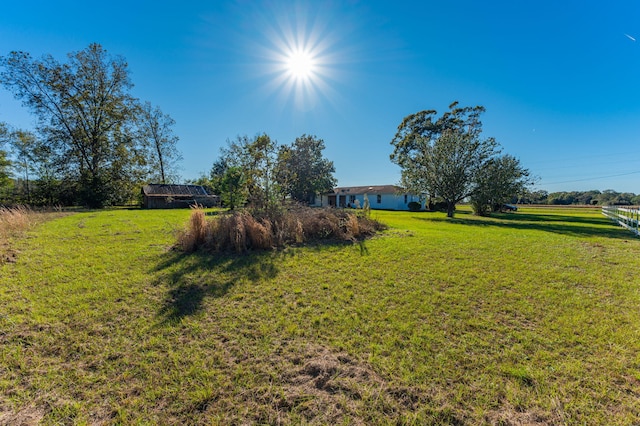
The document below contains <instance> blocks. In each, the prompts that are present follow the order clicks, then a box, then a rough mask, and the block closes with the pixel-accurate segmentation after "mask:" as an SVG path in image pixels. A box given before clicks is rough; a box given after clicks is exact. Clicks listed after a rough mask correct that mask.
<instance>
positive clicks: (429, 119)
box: [391, 102, 498, 217]
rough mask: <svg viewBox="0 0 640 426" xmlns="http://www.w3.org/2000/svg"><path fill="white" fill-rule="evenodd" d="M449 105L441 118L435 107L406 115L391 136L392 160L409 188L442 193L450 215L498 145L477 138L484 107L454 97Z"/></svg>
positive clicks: (437, 194) (468, 194) (480, 130)
mask: <svg viewBox="0 0 640 426" xmlns="http://www.w3.org/2000/svg"><path fill="white" fill-rule="evenodd" d="M449 109H450V111H448V112H445V113H444V114H443V115H442V116H440V117H436V114H437V111H435V110H426V111H421V112H418V113H416V114H412V115H409V116H407V117H405V118H404V120H403V121H402V123H401V124H400V125H399V126H398V130H397V132H396V135H395V136H394V138H393V140H392V141H391V144H392V145H393V146H394V151H393V153H392V154H391V160H392V161H393V162H394V163H396V164H398V165H399V166H400V167H401V168H402V172H401V173H402V178H401V179H402V183H403V185H404V186H405V187H406V188H407V189H408V190H409V191H412V192H416V193H418V194H423V193H427V194H429V196H432V197H441V198H442V199H444V201H445V202H446V203H447V216H448V217H453V215H454V212H455V206H456V204H457V203H459V202H460V201H462V200H463V199H465V198H466V197H469V196H470V195H471V194H473V192H474V190H475V189H476V187H477V181H476V178H477V176H478V173H479V171H480V170H481V169H482V167H483V166H484V165H485V164H486V162H487V161H488V160H489V159H490V158H492V157H493V156H494V155H496V154H497V153H498V144H497V142H496V141H495V139H493V138H488V139H481V137H480V135H481V133H482V122H481V121H480V115H481V114H482V113H483V112H484V110H485V109H484V107H481V106H476V107H462V108H460V107H458V103H457V102H454V103H452V104H451V105H450V106H449Z"/></svg>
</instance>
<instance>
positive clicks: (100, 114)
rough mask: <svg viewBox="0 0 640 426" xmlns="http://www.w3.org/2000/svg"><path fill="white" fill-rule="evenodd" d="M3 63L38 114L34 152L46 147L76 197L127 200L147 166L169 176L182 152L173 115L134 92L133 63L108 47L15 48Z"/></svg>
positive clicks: (2, 77) (1, 81)
mask: <svg viewBox="0 0 640 426" xmlns="http://www.w3.org/2000/svg"><path fill="white" fill-rule="evenodd" d="M0 67H1V68H2V71H1V72H0V85H2V86H4V87H5V88H6V89H8V90H9V91H11V92H12V93H13V95H14V96H15V97H16V98H17V99H19V100H21V101H22V102H23V105H25V106H26V107H28V108H29V109H30V110H31V112H32V113H33V114H34V116H35V117H36V119H37V123H38V125H37V133H38V136H39V137H38V140H37V141H34V143H33V144H32V145H33V146H32V150H34V151H35V150H36V149H41V148H42V147H43V146H45V147H46V148H47V150H48V155H49V158H48V160H47V162H48V163H49V164H50V165H53V164H55V165H57V166H58V167H56V173H55V178H56V179H57V180H60V181H65V182H67V185H66V187H67V188H74V189H73V192H74V195H73V198H74V199H75V202H79V203H81V204H84V205H87V206H91V207H100V206H103V205H106V204H111V203H119V202H123V201H126V200H127V199H130V198H131V196H132V194H134V193H135V192H136V188H137V187H138V185H139V184H140V183H142V182H144V181H145V180H147V179H148V178H149V177H150V174H149V169H147V168H146V166H147V165H148V164H153V163H158V164H160V167H159V170H160V172H159V174H160V175H161V176H162V175H165V173H164V172H165V168H166V167H165V166H167V164H168V161H167V160H168V159H177V158H179V155H176V153H175V142H176V141H177V139H176V138H175V137H174V136H173V135H172V134H171V133H170V129H169V127H170V126H171V125H173V121H172V120H170V118H168V116H165V115H163V114H161V113H160V112H159V110H157V109H155V110H154V109H151V107H150V106H147V105H146V104H145V105H144V106H140V104H139V102H138V100H137V99H136V98H134V97H133V96H132V95H131V93H130V91H131V89H132V87H133V83H132V82H131V80H130V77H129V69H128V64H127V62H126V61H125V59H124V58H122V57H120V56H112V55H110V54H109V53H108V52H107V51H106V50H105V49H104V48H103V47H102V46H101V45H99V44H97V43H93V44H90V45H89V46H88V47H87V48H86V49H84V50H81V51H79V52H75V53H70V54H69V55H68V57H67V62H64V63H63V62H59V61H58V60H56V59H54V58H53V57H52V56H51V55H47V56H44V57H43V58H42V59H34V58H32V57H31V56H30V55H29V54H28V53H26V52H11V53H10V54H9V55H8V56H6V57H0ZM153 124H158V126H157V129H159V131H158V132H156V133H155V134H154V133H153V131H152V130H150V128H151V127H152V125H153ZM160 157H161V158H160ZM48 170H49V171H52V170H53V169H52V168H51V167H49V168H48ZM164 177H165V178H166V176H164Z"/></svg>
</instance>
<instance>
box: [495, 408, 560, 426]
mask: <svg viewBox="0 0 640 426" xmlns="http://www.w3.org/2000/svg"><path fill="white" fill-rule="evenodd" d="M486 420H487V423H489V424H491V425H499V426H543V425H545V426H546V425H557V424H563V423H564V422H563V421H562V419H561V418H560V417H559V416H557V415H554V414H550V413H548V412H543V411H541V410H535V409H534V410H522V411H520V410H517V409H516V408H512V407H502V408H501V409H500V410H497V411H494V412H491V413H489V414H488V415H487V416H486Z"/></svg>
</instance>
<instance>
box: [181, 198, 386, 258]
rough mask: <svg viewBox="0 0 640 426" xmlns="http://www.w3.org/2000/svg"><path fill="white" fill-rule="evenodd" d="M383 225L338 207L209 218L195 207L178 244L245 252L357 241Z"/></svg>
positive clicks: (182, 247)
mask: <svg viewBox="0 0 640 426" xmlns="http://www.w3.org/2000/svg"><path fill="white" fill-rule="evenodd" d="M382 229H385V226H384V225H383V224H381V223H380V222H377V221H375V220H373V219H370V218H368V217H366V216H365V215H357V214H355V213H354V212H351V211H347V210H341V209H313V208H309V207H296V208H292V209H290V210H274V211H271V212H264V211H262V212H250V211H247V210H243V211H234V212H230V213H229V214H225V215H221V216H219V217H217V218H214V219H211V220H207V219H206V218H205V215H204V212H203V211H202V210H200V209H195V210H194V211H193V213H192V214H191V218H190V219H189V222H188V225H187V227H186V229H185V230H184V231H182V232H181V233H180V235H179V236H178V244H177V245H178V247H179V248H181V249H182V250H184V251H187V252H190V251H194V250H197V249H198V248H202V249H205V250H209V251H215V252H221V251H233V252H236V253H244V252H247V251H249V250H268V249H273V248H278V247H284V246H286V245H290V244H301V243H306V242H312V241H316V240H338V241H356V240H358V239H362V238H366V237H369V236H371V235H373V234H375V233H376V232H378V231H380V230H382Z"/></svg>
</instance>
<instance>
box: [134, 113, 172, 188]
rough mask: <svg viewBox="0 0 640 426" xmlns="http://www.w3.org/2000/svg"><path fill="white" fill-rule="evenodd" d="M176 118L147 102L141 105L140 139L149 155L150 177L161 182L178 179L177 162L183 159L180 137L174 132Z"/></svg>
mask: <svg viewBox="0 0 640 426" xmlns="http://www.w3.org/2000/svg"><path fill="white" fill-rule="evenodd" d="M174 124H175V120H174V119H173V118H171V116H169V115H168V114H163V113H162V110H160V108H159V107H155V108H154V107H152V106H151V104H150V103H149V102H145V103H144V104H143V105H141V107H140V116H139V126H138V130H139V132H140V136H139V137H140V139H141V141H142V143H143V146H144V147H145V148H146V149H147V151H148V153H149V154H148V155H149V161H148V165H149V168H150V179H151V180H152V181H159V182H161V183H169V182H174V181H176V180H177V171H176V164H177V162H178V161H180V160H181V159H182V155H181V154H180V152H179V151H178V149H177V147H176V144H177V143H178V137H177V136H176V135H174V134H173V130H172V127H173V125H174Z"/></svg>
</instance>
